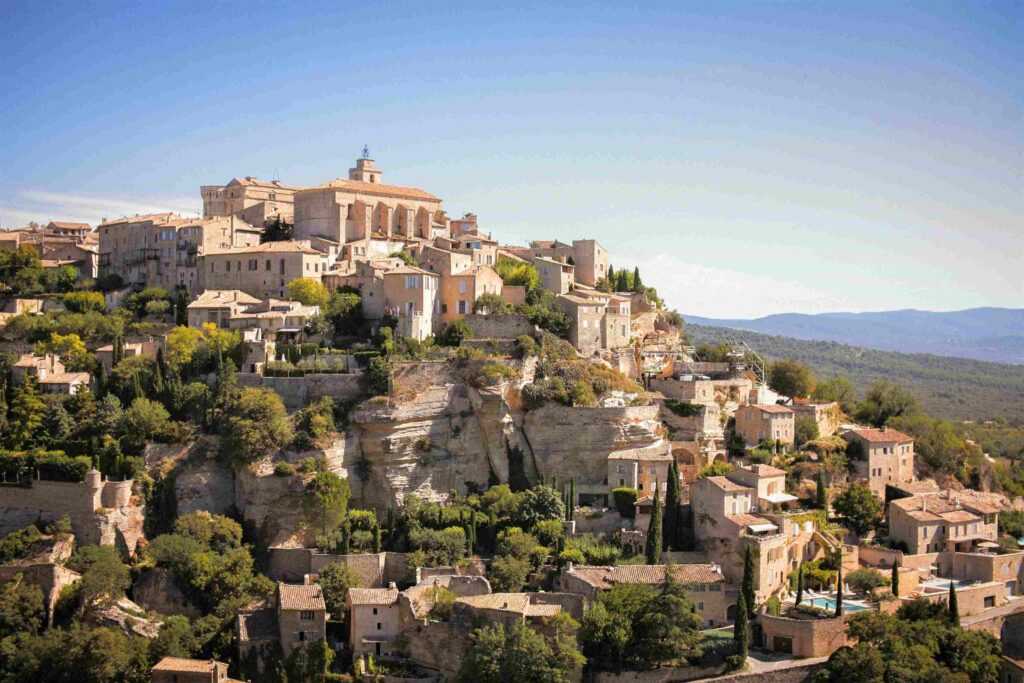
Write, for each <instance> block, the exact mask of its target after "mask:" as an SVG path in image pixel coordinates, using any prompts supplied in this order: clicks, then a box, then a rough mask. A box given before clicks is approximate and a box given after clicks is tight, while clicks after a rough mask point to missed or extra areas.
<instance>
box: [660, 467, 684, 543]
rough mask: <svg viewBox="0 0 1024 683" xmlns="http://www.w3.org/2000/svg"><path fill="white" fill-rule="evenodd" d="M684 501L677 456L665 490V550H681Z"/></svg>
mask: <svg viewBox="0 0 1024 683" xmlns="http://www.w3.org/2000/svg"><path fill="white" fill-rule="evenodd" d="M681 502H682V491H680V488H679V468H678V467H677V466H676V461H675V458H673V459H672V463H671V464H670V465H669V466H668V488H667V490H666V491H665V532H664V536H663V537H662V538H663V540H662V544H663V545H664V547H665V550H679V527H680V526H681V524H680V521H679V513H680V510H679V504H680V503H681Z"/></svg>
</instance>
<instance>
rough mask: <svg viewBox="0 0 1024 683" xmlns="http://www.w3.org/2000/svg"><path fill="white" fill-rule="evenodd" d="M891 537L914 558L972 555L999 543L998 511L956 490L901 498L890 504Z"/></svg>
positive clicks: (988, 504)
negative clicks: (949, 553)
mask: <svg viewBox="0 0 1024 683" xmlns="http://www.w3.org/2000/svg"><path fill="white" fill-rule="evenodd" d="M889 535H890V536H891V537H892V538H893V540H895V541H902V542H903V543H906V544H907V548H908V550H909V553H910V554H911V555H917V554H920V553H939V552H971V551H973V550H976V549H977V548H978V546H979V544H986V543H987V544H995V543H996V542H997V541H998V540H999V508H998V507H996V506H995V505H992V504H991V503H989V502H987V501H985V500H982V499H979V498H977V497H975V496H971V495H969V494H966V493H961V492H957V491H943V492H941V493H938V494H928V495H921V496H910V497H907V498H899V499H897V500H894V501H892V502H891V503H889ZM982 547H987V546H984V545H983V546H982ZM1015 579H1016V577H1014V580H1015Z"/></svg>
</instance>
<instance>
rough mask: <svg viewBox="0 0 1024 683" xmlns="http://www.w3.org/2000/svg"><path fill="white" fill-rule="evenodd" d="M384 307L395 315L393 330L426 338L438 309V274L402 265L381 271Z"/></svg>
mask: <svg viewBox="0 0 1024 683" xmlns="http://www.w3.org/2000/svg"><path fill="white" fill-rule="evenodd" d="M383 285H384V288H383V289H384V311H385V313H388V314H390V315H393V316H395V317H396V318H398V329H397V330H396V333H397V334H398V335H399V336H402V337H413V338H415V339H426V338H427V337H429V336H430V335H431V334H433V333H434V331H435V321H436V320H437V318H436V317H435V316H437V314H438V313H439V311H440V299H439V294H440V291H439V290H440V287H439V285H440V277H438V275H437V274H435V273H431V272H430V271H427V270H423V269H422V268H415V267H413V266H406V265H402V266H400V267H397V268H394V269H392V270H389V271H387V272H385V273H384V276H383Z"/></svg>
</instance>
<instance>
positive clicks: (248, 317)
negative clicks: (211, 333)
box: [188, 289, 320, 339]
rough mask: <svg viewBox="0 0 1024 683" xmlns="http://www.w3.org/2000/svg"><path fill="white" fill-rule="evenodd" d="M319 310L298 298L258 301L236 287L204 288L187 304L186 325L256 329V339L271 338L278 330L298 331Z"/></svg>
mask: <svg viewBox="0 0 1024 683" xmlns="http://www.w3.org/2000/svg"><path fill="white" fill-rule="evenodd" d="M319 313H320V307H319V306H306V305H304V304H301V303H299V302H298V301H290V300H282V299H264V300H260V299H257V298H256V297H253V296H249V295H248V294H246V293H245V292H242V291H240V290H219V289H208V290H206V291H205V292H203V293H202V294H200V295H199V298H197V299H196V300H195V301H193V302H192V303H190V304H189V305H188V325H189V327H197V328H198V327H202V326H203V325H204V324H206V323H213V324H214V325H216V326H217V327H224V328H227V329H232V330H252V329H258V330H260V332H261V335H260V338H262V339H274V338H275V336H276V334H277V333H278V332H287V333H290V334H293V335H298V334H300V333H301V332H302V329H303V327H305V325H306V322H307V321H309V319H310V318H312V317H314V316H316V315H318V314H319Z"/></svg>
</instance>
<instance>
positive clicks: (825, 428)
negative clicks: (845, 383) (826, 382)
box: [789, 401, 843, 436]
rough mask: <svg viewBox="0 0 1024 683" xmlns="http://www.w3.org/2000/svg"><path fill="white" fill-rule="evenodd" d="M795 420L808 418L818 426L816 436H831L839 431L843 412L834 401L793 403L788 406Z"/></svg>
mask: <svg viewBox="0 0 1024 683" xmlns="http://www.w3.org/2000/svg"><path fill="white" fill-rule="evenodd" d="M789 407H790V408H791V409H792V410H793V413H794V414H795V416H796V417H797V418H800V417H809V418H811V419H812V420H814V423H815V424H816V425H818V436H832V435H833V434H835V433H836V431H838V429H839V420H840V418H841V417H842V414H843V411H842V410H841V409H840V407H839V404H838V403H836V402H835V401H829V402H828V403H794V404H793V405H791V406H789Z"/></svg>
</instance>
